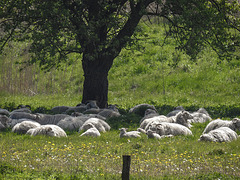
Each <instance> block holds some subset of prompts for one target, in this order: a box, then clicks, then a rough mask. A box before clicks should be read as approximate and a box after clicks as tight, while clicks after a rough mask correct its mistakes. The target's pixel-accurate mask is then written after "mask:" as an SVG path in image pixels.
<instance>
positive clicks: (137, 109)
mask: <svg viewBox="0 0 240 180" xmlns="http://www.w3.org/2000/svg"><path fill="white" fill-rule="evenodd" d="M147 109H153V110H155V111H156V112H157V109H156V108H155V106H153V105H150V104H138V105H136V106H134V107H133V108H131V109H130V110H129V113H135V114H138V115H140V116H143V115H144V113H145V111H146V110H147Z"/></svg>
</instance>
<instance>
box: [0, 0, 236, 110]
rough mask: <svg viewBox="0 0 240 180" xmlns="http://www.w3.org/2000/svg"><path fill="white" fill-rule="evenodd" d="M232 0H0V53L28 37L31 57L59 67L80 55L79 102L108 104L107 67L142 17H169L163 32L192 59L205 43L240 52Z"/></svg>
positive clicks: (219, 49) (224, 52)
mask: <svg viewBox="0 0 240 180" xmlns="http://www.w3.org/2000/svg"><path fill="white" fill-rule="evenodd" d="M239 7H240V6H239V2H238V1H237V0H168V1H166V0H156V1H153V0H61V1H60V0H53V1H36V0H1V2H0V52H2V51H3V49H4V47H5V46H6V44H7V43H8V42H9V41H26V40H27V41H29V42H30V48H29V53H31V60H30V61H29V62H28V63H36V62H39V64H40V66H41V67H42V68H43V69H50V68H55V67H58V66H59V65H60V64H61V63H62V62H67V63H69V64H71V62H69V61H68V58H67V55H68V54H70V53H79V54H81V55H82V67H83V70H84V77H85V81H84V85H83V86H84V91H83V98H82V102H83V103H85V102H87V101H89V100H96V101H97V102H98V105H99V106H100V107H106V106H107V93H108V80H107V76H108V72H109V70H110V68H111V66H112V63H113V61H114V59H115V57H117V56H118V55H119V53H120V52H121V50H122V48H124V47H125V46H126V45H127V44H128V43H129V42H131V41H132V37H133V34H134V32H135V29H136V27H137V25H138V24H139V22H140V20H141V19H142V17H147V18H149V19H151V17H152V16H157V17H160V18H162V19H165V20H166V21H167V22H168V29H167V32H166V36H171V37H174V38H175V39H176V40H177V42H178V46H177V48H179V49H182V50H184V51H186V53H187V54H189V55H190V56H192V57H193V58H194V57H196V55H197V54H198V53H199V52H200V51H201V50H202V49H203V48H204V47H205V46H206V45H209V46H211V47H212V48H213V49H214V50H215V51H216V52H217V53H218V55H219V57H225V58H230V57H232V55H233V56H240V55H239V46H240V36H239V34H240V33H239V32H240V13H239V10H240V8H239Z"/></svg>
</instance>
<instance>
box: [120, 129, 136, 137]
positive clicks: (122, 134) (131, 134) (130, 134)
mask: <svg viewBox="0 0 240 180" xmlns="http://www.w3.org/2000/svg"><path fill="white" fill-rule="evenodd" d="M119 130H120V134H119V137H120V138H123V137H127V138H138V137H141V136H140V132H138V131H129V132H127V128H121V129H119Z"/></svg>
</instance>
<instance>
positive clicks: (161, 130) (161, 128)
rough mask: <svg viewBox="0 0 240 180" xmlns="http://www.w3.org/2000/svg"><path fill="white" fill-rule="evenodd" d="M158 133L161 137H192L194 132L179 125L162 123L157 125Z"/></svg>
mask: <svg viewBox="0 0 240 180" xmlns="http://www.w3.org/2000/svg"><path fill="white" fill-rule="evenodd" d="M156 132H157V133H158V134H159V135H160V136H163V135H173V136H176V135H192V131H191V130H190V129H188V128H187V127H186V126H183V125H181V124H177V123H167V122H162V123H159V124H158V125H157V130H156Z"/></svg>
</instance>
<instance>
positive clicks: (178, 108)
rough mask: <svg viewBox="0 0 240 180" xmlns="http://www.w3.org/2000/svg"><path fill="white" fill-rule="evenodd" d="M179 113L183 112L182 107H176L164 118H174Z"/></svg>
mask: <svg viewBox="0 0 240 180" xmlns="http://www.w3.org/2000/svg"><path fill="white" fill-rule="evenodd" d="M180 111H185V109H184V108H183V107H182V106H177V107H175V108H174V109H173V111H171V112H169V113H168V114H167V115H166V116H167V117H171V116H175V115H176V114H177V113H179V112H180Z"/></svg>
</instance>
